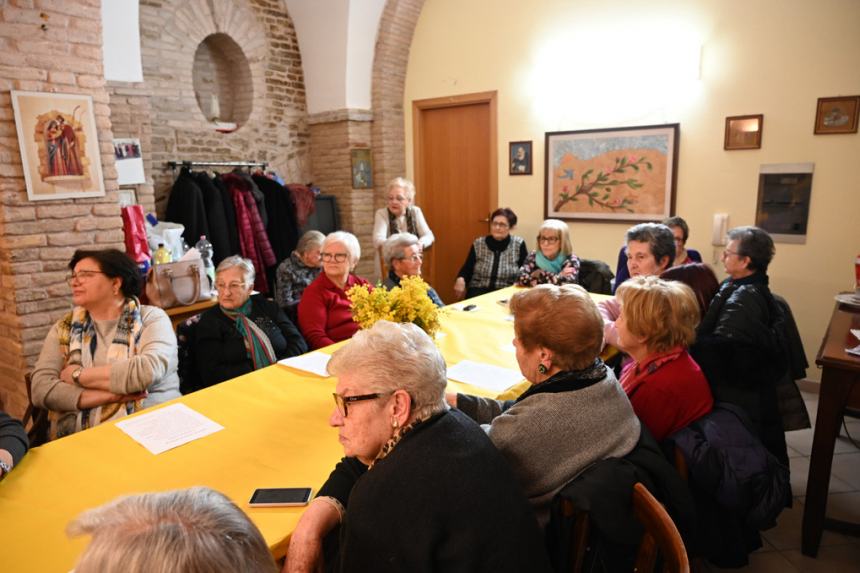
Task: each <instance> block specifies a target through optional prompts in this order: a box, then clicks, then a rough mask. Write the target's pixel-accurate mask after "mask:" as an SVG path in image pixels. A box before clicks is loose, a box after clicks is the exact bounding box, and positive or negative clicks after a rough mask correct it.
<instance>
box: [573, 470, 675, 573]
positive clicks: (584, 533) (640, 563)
mask: <svg viewBox="0 0 860 573" xmlns="http://www.w3.org/2000/svg"><path fill="white" fill-rule="evenodd" d="M632 503H633V512H634V514H635V515H636V519H637V520H638V521H639V523H641V524H642V526H643V527H644V528H645V534H644V535H643V536H642V541H641V542H640V543H639V547H638V549H637V550H636V561H635V567H634V569H633V570H634V571H636V572H637V573H642V572H644V571H649V572H650V571H654V565H655V564H656V561H657V554H658V552H659V553H660V554H661V555H662V557H663V569H662V572H663V573H689V572H690V562H689V559H688V558H687V549H686V547H685V546H684V541H683V539H681V534H680V533H679V532H678V528H677V527H675V523H674V522H673V521H672V518H671V517H669V514H668V513H667V512H666V509H665V508H664V507H663V506H662V505H661V504H660V502H659V501H657V499H656V498H655V497H654V496H653V495H651V492H649V491H648V488H646V487H645V486H644V485H642V484H641V483H636V484H634V486H633V498H632ZM562 512H563V513H564V515H565V517H568V518H573V519H574V520H575V521H574V526H573V531H572V533H571V540H570V542H571V546H572V550H571V551H570V552H569V556H570V561H569V563H568V571H571V573H580V572H581V571H582V565H583V562H584V560H585V554H586V552H587V551H588V539H589V532H590V524H589V520H588V514H587V513H584V512H577V511H576V509H575V508H574V507H573V504H572V503H571V502H570V501H569V500H567V499H565V500H563V503H562Z"/></svg>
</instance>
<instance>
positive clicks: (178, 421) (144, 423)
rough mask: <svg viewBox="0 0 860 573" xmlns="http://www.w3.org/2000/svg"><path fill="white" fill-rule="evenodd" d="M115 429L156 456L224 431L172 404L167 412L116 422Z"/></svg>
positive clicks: (198, 413) (160, 411)
mask: <svg viewBox="0 0 860 573" xmlns="http://www.w3.org/2000/svg"><path fill="white" fill-rule="evenodd" d="M116 427H117V428H119V429H120V430H122V431H123V432H125V433H126V434H128V435H129V436H131V438H132V439H133V440H134V441H136V442H138V443H139V444H141V445H142V446H143V447H144V448H146V449H147V450H149V451H150V452H152V453H153V454H160V453H161V452H166V451H167V450H172V449H173V448H175V447H177V446H181V445H182V444H187V443H188V442H193V441H194V440H197V439H200V438H202V437H203V436H208V435H209V434H214V433H215V432H218V431H220V430H223V429H224V426H222V425H221V424H217V423H215V422H213V421H212V420H210V419H209V418H207V417H206V416H204V415H203V414H201V413H200V412H197V411H195V410H192V409H191V408H189V407H188V406H186V405H185V404H171V405H170V406H166V407H164V408H161V409H158V410H155V411H153V412H149V413H147V414H141V415H140V416H137V417H135V418H131V419H129V420H122V421H121V422H117V424H116Z"/></svg>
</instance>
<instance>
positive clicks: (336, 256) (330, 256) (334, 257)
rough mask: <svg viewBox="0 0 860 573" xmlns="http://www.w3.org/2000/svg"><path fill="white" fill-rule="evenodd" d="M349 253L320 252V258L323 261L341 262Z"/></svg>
mask: <svg viewBox="0 0 860 573" xmlns="http://www.w3.org/2000/svg"><path fill="white" fill-rule="evenodd" d="M348 256H349V255H348V254H346V253H321V254H320V258H321V259H322V260H323V262H326V263H330V262H331V261H334V262H336V263H342V262H344V261H345V260H346V258H347V257H348Z"/></svg>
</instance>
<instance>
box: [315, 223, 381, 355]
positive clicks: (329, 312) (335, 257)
mask: <svg viewBox="0 0 860 573" xmlns="http://www.w3.org/2000/svg"><path fill="white" fill-rule="evenodd" d="M320 257H321V258H322V265H323V272H322V273H321V274H320V276H318V277H317V278H316V279H315V280H314V282H312V283H311V284H310V285H309V286H308V288H306V289H305V292H304V294H303V295H302V300H301V301H300V302H299V328H300V329H301V331H302V334H304V335H305V340H307V341H308V346H310V347H311V348H314V349H315V348H322V347H324V346H328V345H329V344H334V343H335V342H338V341H339V340H346V339H347V338H350V337H352V335H353V334H355V333H356V332H357V331H358V328H359V327H358V324H357V323H356V322H355V321H354V320H352V310H351V309H350V302H349V298H348V297H347V296H346V292H347V291H348V290H349V289H351V288H352V287H354V286H356V285H369V284H370V283H368V282H367V281H366V280H364V279H363V278H361V277H359V276H357V275H355V274H353V273H352V271H353V269H355V265H356V264H358V259H359V257H361V247H360V246H359V244H358V239H357V238H356V237H355V235H353V234H352V233H347V232H346V231H335V232H334V233H329V235H328V236H326V238H325V239H324V240H323V244H322V252H321V254H320Z"/></svg>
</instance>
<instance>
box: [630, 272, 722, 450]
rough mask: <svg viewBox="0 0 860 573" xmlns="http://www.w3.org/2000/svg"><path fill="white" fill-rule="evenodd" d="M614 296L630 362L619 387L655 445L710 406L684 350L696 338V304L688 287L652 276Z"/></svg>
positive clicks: (637, 280)
mask: <svg viewBox="0 0 860 573" xmlns="http://www.w3.org/2000/svg"><path fill="white" fill-rule="evenodd" d="M615 296H616V298H618V300H619V301H620V302H621V315H620V316H619V317H618V319H617V320H616V321H615V328H616V329H617V332H618V344H619V346H620V347H621V349H622V350H624V352H626V353H627V354H629V355H630V357H631V358H632V361H631V362H630V363H628V364H627V366H626V367H625V368H624V371H623V372H622V374H621V386H622V388H624V391H625V392H626V393H627V396H628V397H629V398H630V402H631V403H632V404H633V410H634V411H635V412H636V415H638V416H639V419H640V420H642V422H643V423H644V424H645V426H646V427H647V428H648V429H649V430H650V431H651V433H652V434H653V435H654V438H656V439H657V440H658V441H659V440H662V439H663V438H665V437H667V436H670V435H671V434H673V433H675V432H677V431H678V430H680V429H681V428H684V427H686V426H687V425H689V424H690V423H691V422H693V421H695V420H697V419H698V418H701V417H702V416H704V415H705V414H707V413H708V412H710V411H711V408H713V405H714V398H713V396H712V395H711V389H710V387H709V386H708V381H707V380H706V379H705V375H704V374H703V373H702V369H701V368H699V365H698V364H696V362H695V361H694V360H693V358H692V357H691V356H690V354H689V353H688V352H687V348H688V347H689V346H690V345H691V344H692V343H693V341H694V340H695V338H696V326H697V325H698V324H699V317H700V311H699V303H698V302H697V300H696V296H695V295H694V294H693V291H692V289H690V287H688V286H687V285H685V284H683V283H680V282H677V281H665V280H662V279H659V278H657V277H655V276H647V277H646V276H640V277H633V278H631V279H628V280H626V281H625V282H624V284H622V285H621V286H619V287H618V290H617V291H616V292H615Z"/></svg>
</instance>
